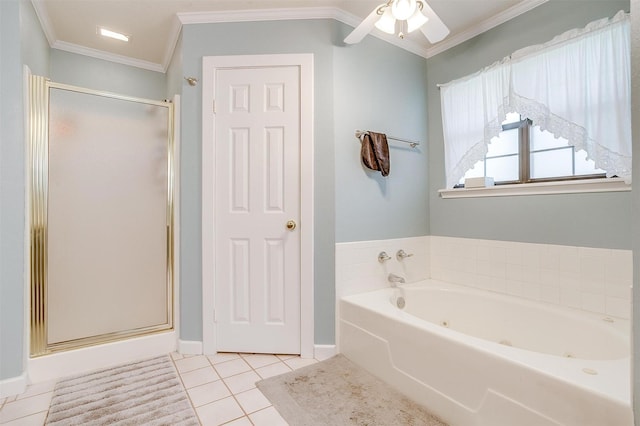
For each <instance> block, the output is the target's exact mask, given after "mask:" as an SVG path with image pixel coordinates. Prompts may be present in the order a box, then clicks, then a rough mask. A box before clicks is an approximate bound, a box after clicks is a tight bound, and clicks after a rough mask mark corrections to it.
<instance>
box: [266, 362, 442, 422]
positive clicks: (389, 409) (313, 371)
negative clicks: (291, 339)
mask: <svg viewBox="0 0 640 426" xmlns="http://www.w3.org/2000/svg"><path fill="white" fill-rule="evenodd" d="M256 386H258V388H259V389H260V390H261V391H262V393H264V395H265V396H266V397H267V398H268V399H269V400H270V401H271V403H272V404H273V405H274V407H275V408H276V409H277V410H278V411H279V412H280V414H281V415H282V417H283V418H284V419H285V420H286V421H287V422H288V423H289V425H291V426H326V425H332V426H338V425H358V426H365V425H367V426H375V425H379V426H389V425H403V426H408V425H412V426H447V425H446V423H444V422H442V421H441V420H439V419H438V418H437V417H436V416H434V415H433V414H431V413H429V412H428V411H427V409H425V408H424V407H422V406H421V405H418V404H416V403H415V402H413V401H411V400H410V399H408V398H407V397H405V396H404V395H402V394H401V393H400V392H397V391H396V390H394V389H392V388H391V387H390V386H389V385H387V384H385V383H384V382H383V381H381V380H380V379H378V378H376V377H374V376H373V375H371V374H369V373H368V372H367V371H365V370H364V369H362V368H360V367H358V366H357V365H355V364H354V363H352V362H351V361H349V360H348V359H347V358H345V357H344V356H342V355H336V356H334V357H333V358H330V359H328V360H326V361H322V362H319V363H316V364H313V365H310V366H308V367H304V368H301V369H299V370H296V371H292V372H291V373H286V374H282V375H280V376H276V377H270V378H268V379H265V380H262V381H260V382H258V383H256Z"/></svg>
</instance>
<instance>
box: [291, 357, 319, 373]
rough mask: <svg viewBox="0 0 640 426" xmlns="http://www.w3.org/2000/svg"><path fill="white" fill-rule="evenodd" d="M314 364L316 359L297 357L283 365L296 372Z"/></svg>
mask: <svg viewBox="0 0 640 426" xmlns="http://www.w3.org/2000/svg"><path fill="white" fill-rule="evenodd" d="M316 362H318V360H317V359H313V358H300V357H299V356H298V357H295V358H290V359H287V360H285V361H284V363H285V364H287V365H288V366H289V367H291V368H292V369H294V370H297V369H298V368H302V367H306V366H307V365H311V364H315V363H316Z"/></svg>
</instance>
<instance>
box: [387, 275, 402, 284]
mask: <svg viewBox="0 0 640 426" xmlns="http://www.w3.org/2000/svg"><path fill="white" fill-rule="evenodd" d="M387 279H388V280H389V282H390V283H391V287H395V286H396V285H397V284H396V283H400V284H404V278H402V277H399V276H398V275H396V274H389V277H387Z"/></svg>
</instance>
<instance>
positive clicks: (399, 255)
mask: <svg viewBox="0 0 640 426" xmlns="http://www.w3.org/2000/svg"><path fill="white" fill-rule="evenodd" d="M411 256H413V253H409V254H407V253H406V252H405V251H404V250H402V249H400V250H398V252H397V253H396V257H397V258H398V260H402V259H404V258H405V257H411Z"/></svg>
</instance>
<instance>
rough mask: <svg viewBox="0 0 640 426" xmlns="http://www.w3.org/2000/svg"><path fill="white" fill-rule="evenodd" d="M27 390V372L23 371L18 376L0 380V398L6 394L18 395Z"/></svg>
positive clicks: (6, 395)
mask: <svg viewBox="0 0 640 426" xmlns="http://www.w3.org/2000/svg"><path fill="white" fill-rule="evenodd" d="M26 390H27V372H26V371H25V372H24V373H22V374H21V375H20V376H18V377H12V378H10V379H4V380H0V398H6V397H8V396H13V395H20V394H21V393H24V391H26Z"/></svg>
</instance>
